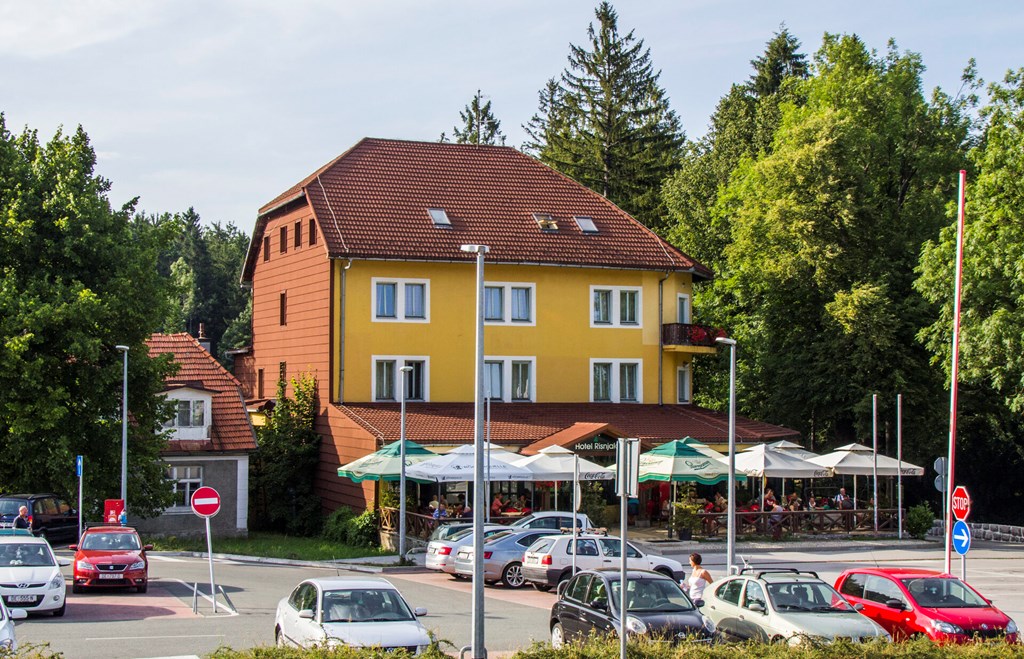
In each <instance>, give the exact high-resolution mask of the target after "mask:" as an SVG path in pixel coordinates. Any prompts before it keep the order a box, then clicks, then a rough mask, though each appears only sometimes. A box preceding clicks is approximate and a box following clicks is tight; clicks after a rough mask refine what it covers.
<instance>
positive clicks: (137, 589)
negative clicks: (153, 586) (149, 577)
mask: <svg viewBox="0 0 1024 659" xmlns="http://www.w3.org/2000/svg"><path fill="white" fill-rule="evenodd" d="M147 590H149V582H148V581H147V582H146V583H144V584H142V585H141V586H136V587H135V592H137V593H144V592H146V591H147Z"/></svg>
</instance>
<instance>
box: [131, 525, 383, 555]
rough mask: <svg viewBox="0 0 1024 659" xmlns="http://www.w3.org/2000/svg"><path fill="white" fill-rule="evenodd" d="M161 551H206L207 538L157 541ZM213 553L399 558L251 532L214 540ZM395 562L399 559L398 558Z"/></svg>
mask: <svg viewBox="0 0 1024 659" xmlns="http://www.w3.org/2000/svg"><path fill="white" fill-rule="evenodd" d="M148 542H152V544H153V549H155V550H157V551H198V552H205V551H206V538H205V537H203V536H193V537H181V538H179V537H175V536H168V537H165V538H154V539H152V540H150V541H148ZM213 551H214V553H217V554H240V555H243V556H263V557H267V558H289V559H293V560H303V561H329V560H333V559H339V558H364V557H367V556H395V554H394V552H389V551H384V550H383V549H380V548H377V549H373V548H369V547H353V546H351V545H345V544H341V543H339V542H335V541H334V540H327V539H325V538H299V537H293V536H287V535H283V534H279V533H255V532H254V533H249V537H247V538H214V539H213ZM395 560H396V561H397V560H398V557H397V556H395Z"/></svg>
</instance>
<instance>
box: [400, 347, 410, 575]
mask: <svg viewBox="0 0 1024 659" xmlns="http://www.w3.org/2000/svg"><path fill="white" fill-rule="evenodd" d="M398 370H399V371H401V373H402V398H401V400H402V414H401V416H402V420H401V425H400V429H399V432H398V459H399V461H400V462H401V463H402V466H401V467H400V468H399V473H400V476H399V478H398V497H399V501H398V561H399V562H402V561H404V560H405V395H406V389H407V387H408V385H409V373H411V372H412V366H403V367H401V368H400V369H398Z"/></svg>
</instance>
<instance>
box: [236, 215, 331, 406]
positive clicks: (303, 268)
mask: <svg viewBox="0 0 1024 659" xmlns="http://www.w3.org/2000/svg"><path fill="white" fill-rule="evenodd" d="M311 215H312V211H311V210H310V209H309V208H308V207H302V208H299V209H297V210H294V211H292V212H289V213H286V214H284V215H282V216H281V217H278V218H275V219H272V220H271V221H269V222H268V223H267V226H266V230H265V233H264V235H265V236H269V237H270V259H269V260H264V255H263V253H262V246H261V253H260V254H259V255H258V256H257V260H256V266H255V268H254V269H253V280H252V285H253V295H252V304H253V313H252V318H253V327H252V335H253V336H252V345H253V355H254V357H255V364H254V368H253V370H254V371H256V370H258V369H261V368H262V369H263V371H264V384H263V386H264V395H265V396H266V397H267V398H272V397H273V396H274V395H275V394H276V391H277V381H278V374H279V372H280V370H279V364H280V362H287V369H288V370H287V378H288V380H291V379H293V378H295V377H296V376H298V375H299V374H303V373H305V374H309V375H312V376H314V377H315V378H316V379H317V383H318V387H324V392H325V394H326V392H327V386H328V385H329V380H330V371H329V368H330V343H329V341H330V304H331V300H330V290H331V262H330V260H329V259H328V258H327V250H326V247H325V245H324V240H323V237H322V232H321V231H318V232H317V233H318V240H317V243H316V244H315V245H310V244H309V226H308V220H309V218H310V216H311ZM300 220H301V222H302V226H303V230H302V239H303V242H302V246H301V247H299V248H296V247H295V243H294V240H295V234H294V231H295V222H296V221H300ZM282 226H285V227H287V228H288V245H287V247H288V251H287V252H285V253H281V244H280V241H281V227H282ZM281 293H287V314H286V316H287V317H286V323H285V324H284V325H281V324H280V313H279V311H280V308H279V305H280V300H281ZM253 387H254V388H255V384H254V385H253ZM286 394H287V395H289V396H290V395H292V389H291V386H288V388H287V391H286ZM321 398H323V399H324V400H329V398H328V397H327V396H321Z"/></svg>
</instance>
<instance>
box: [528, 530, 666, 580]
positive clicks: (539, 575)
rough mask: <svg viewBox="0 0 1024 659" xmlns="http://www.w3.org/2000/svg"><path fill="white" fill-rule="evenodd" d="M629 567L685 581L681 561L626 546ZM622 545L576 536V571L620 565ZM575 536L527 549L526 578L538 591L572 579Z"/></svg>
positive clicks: (601, 538)
mask: <svg viewBox="0 0 1024 659" xmlns="http://www.w3.org/2000/svg"><path fill="white" fill-rule="evenodd" d="M626 547H627V550H626V563H627V567H628V568H629V569H630V570H653V571H654V572H660V573H661V574H664V575H665V576H666V577H671V578H673V579H675V580H676V581H677V582H678V581H682V580H683V579H685V578H686V573H685V571H684V568H683V564H682V563H680V562H679V561H677V560H675V559H672V558H667V557H665V556H658V555H656V554H645V553H644V552H642V551H640V550H639V549H637V548H636V547H635V546H633V545H632V544H630V543H629V542H627V543H626ZM621 548H622V541H621V540H620V539H619V538H616V537H614V536H608V535H598V534H592V533H588V534H580V535H577V536H576V551H575V553H576V570H577V571H579V570H596V569H599V568H603V567H617V566H619V565H620V564H621V556H622V554H621ZM572 559H573V551H572V534H569V533H566V534H563V535H549V536H545V537H543V538H541V539H540V540H538V541H537V542H535V543H533V544H532V545H530V547H529V548H527V550H526V553H524V554H523V578H525V579H526V581H528V582H530V583H531V584H533V586H534V588H536V589H537V590H551V589H552V588H554V587H555V586H557V585H558V584H560V583H562V582H563V581H568V580H569V578H570V577H572V575H573V572H572V567H573V560H572Z"/></svg>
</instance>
